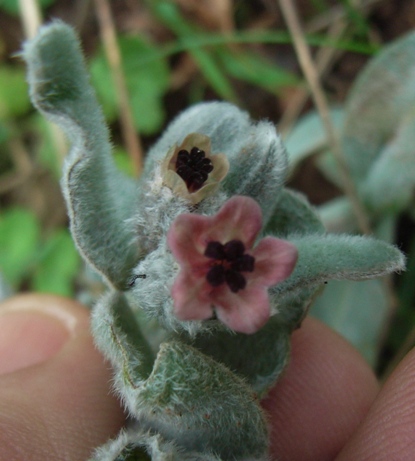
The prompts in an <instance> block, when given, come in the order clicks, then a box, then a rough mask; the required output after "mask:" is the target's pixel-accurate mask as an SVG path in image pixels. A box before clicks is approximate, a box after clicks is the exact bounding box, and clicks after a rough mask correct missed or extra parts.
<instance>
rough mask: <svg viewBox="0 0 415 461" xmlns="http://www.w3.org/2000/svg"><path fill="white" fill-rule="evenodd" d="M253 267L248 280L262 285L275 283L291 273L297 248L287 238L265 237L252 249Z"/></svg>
mask: <svg viewBox="0 0 415 461" xmlns="http://www.w3.org/2000/svg"><path fill="white" fill-rule="evenodd" d="M252 255H253V256H254V258H255V269H254V272H253V273H252V275H251V274H250V276H248V278H249V279H251V280H250V282H252V283H254V284H261V285H263V286H272V285H276V284H277V283H279V282H282V281H283V280H285V279H286V278H288V277H289V276H290V275H291V272H292V271H293V270H294V267H295V264H296V262H297V258H298V251H297V248H296V247H295V246H294V245H293V244H292V243H291V242H288V241H287V240H281V239H277V238H275V237H265V238H264V239H262V240H261V241H260V242H259V243H258V245H257V246H256V248H255V249H254V250H253V251H252Z"/></svg>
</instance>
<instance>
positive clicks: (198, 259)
mask: <svg viewBox="0 0 415 461" xmlns="http://www.w3.org/2000/svg"><path fill="white" fill-rule="evenodd" d="M211 221H212V219H211V218H209V217H206V216H201V215H196V214H190V213H184V214H181V215H180V216H178V217H177V218H176V219H175V220H174V222H173V224H172V225H171V227H170V229H169V231H168V233H167V243H168V245H169V247H170V250H171V252H172V253H173V255H174V257H175V258H176V260H177V261H178V262H179V263H180V264H181V265H182V266H187V267H188V266H191V267H195V266H199V265H201V264H202V265H203V264H206V263H207V262H208V260H207V258H206V257H205V256H204V252H205V249H206V243H205V240H204V239H203V236H204V235H205V234H206V233H207V232H208V230H209V228H210V226H211Z"/></svg>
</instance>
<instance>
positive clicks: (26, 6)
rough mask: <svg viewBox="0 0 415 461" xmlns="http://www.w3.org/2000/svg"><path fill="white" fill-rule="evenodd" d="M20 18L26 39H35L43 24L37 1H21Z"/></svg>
mask: <svg viewBox="0 0 415 461" xmlns="http://www.w3.org/2000/svg"><path fill="white" fill-rule="evenodd" d="M19 11H20V18H21V21H22V24H23V29H24V33H25V36H26V38H33V37H34V36H35V35H36V33H37V30H38V29H39V27H40V25H41V23H42V15H41V12H40V8H39V5H38V3H37V1H36V0H19Z"/></svg>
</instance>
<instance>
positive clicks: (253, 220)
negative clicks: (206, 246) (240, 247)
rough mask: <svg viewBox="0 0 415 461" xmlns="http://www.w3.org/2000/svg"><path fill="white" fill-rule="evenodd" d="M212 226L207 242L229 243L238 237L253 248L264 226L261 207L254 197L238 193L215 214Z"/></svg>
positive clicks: (207, 234)
mask: <svg viewBox="0 0 415 461" xmlns="http://www.w3.org/2000/svg"><path fill="white" fill-rule="evenodd" d="M211 226H212V227H211V228H210V229H209V230H208V231H207V233H206V242H208V241H210V240H213V241H219V242H221V243H227V242H229V241H230V240H234V239H236V240H241V241H242V242H243V243H244V244H245V246H246V247H247V248H251V247H252V245H253V243H254V240H255V238H256V236H257V234H258V232H259V231H260V229H261V226H262V213H261V208H260V207H259V205H258V204H257V203H256V202H255V200H253V199H252V198H250V197H244V196H242V195H237V196H235V197H232V198H231V199H229V200H228V201H227V202H226V203H225V204H224V205H223V206H222V208H221V209H220V210H219V211H218V213H217V214H216V215H215V216H213V219H212V225H211Z"/></svg>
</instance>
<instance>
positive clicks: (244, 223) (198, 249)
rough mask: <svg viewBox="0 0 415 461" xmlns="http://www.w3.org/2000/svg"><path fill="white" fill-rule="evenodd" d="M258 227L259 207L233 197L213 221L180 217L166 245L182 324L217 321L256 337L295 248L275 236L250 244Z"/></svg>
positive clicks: (292, 260) (290, 265) (194, 216)
mask: <svg viewBox="0 0 415 461" xmlns="http://www.w3.org/2000/svg"><path fill="white" fill-rule="evenodd" d="M261 227H262V213H261V209H260V207H259V205H258V204H257V202H255V200H253V199H252V198H250V197H243V196H235V197H232V198H231V199H230V200H228V201H227V202H226V203H225V204H224V205H223V206H222V208H221V209H220V210H219V211H218V213H217V214H216V215H214V216H202V215H197V214H190V213H189V214H187V213H186V214H182V215H180V216H178V217H177V218H176V220H175V221H174V222H173V224H172V226H171V228H170V230H169V232H168V234H167V241H168V244H169V247H170V250H171V251H172V253H173V255H174V257H175V258H176V260H177V261H178V263H179V264H180V268H181V270H180V272H179V274H178V276H177V278H176V280H175V282H174V284H173V287H172V297H173V300H174V312H175V314H176V316H177V317H178V318H179V319H181V320H204V319H209V318H212V316H213V314H214V313H215V314H216V316H217V318H218V319H219V320H220V321H222V322H223V323H224V324H225V325H227V326H228V327H230V328H231V329H233V330H235V331H238V332H241V333H247V334H250V333H255V332H256V331H258V330H259V329H260V328H261V327H262V326H263V325H264V324H265V323H266V322H267V320H268V319H269V317H270V314H271V312H270V304H269V296H268V287H270V286H273V285H276V284H277V283H279V282H281V281H283V280H285V279H286V278H287V277H289V276H290V274H291V272H292V271H293V269H294V266H295V264H296V261H297V249H296V247H295V246H294V245H293V244H292V243H290V242H288V241H286V240H281V239H278V238H275V237H265V238H263V239H262V240H261V241H260V242H259V243H258V244H257V245H256V246H255V247H253V245H254V241H255V239H256V237H257V235H258V233H259V232H260V230H261Z"/></svg>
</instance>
